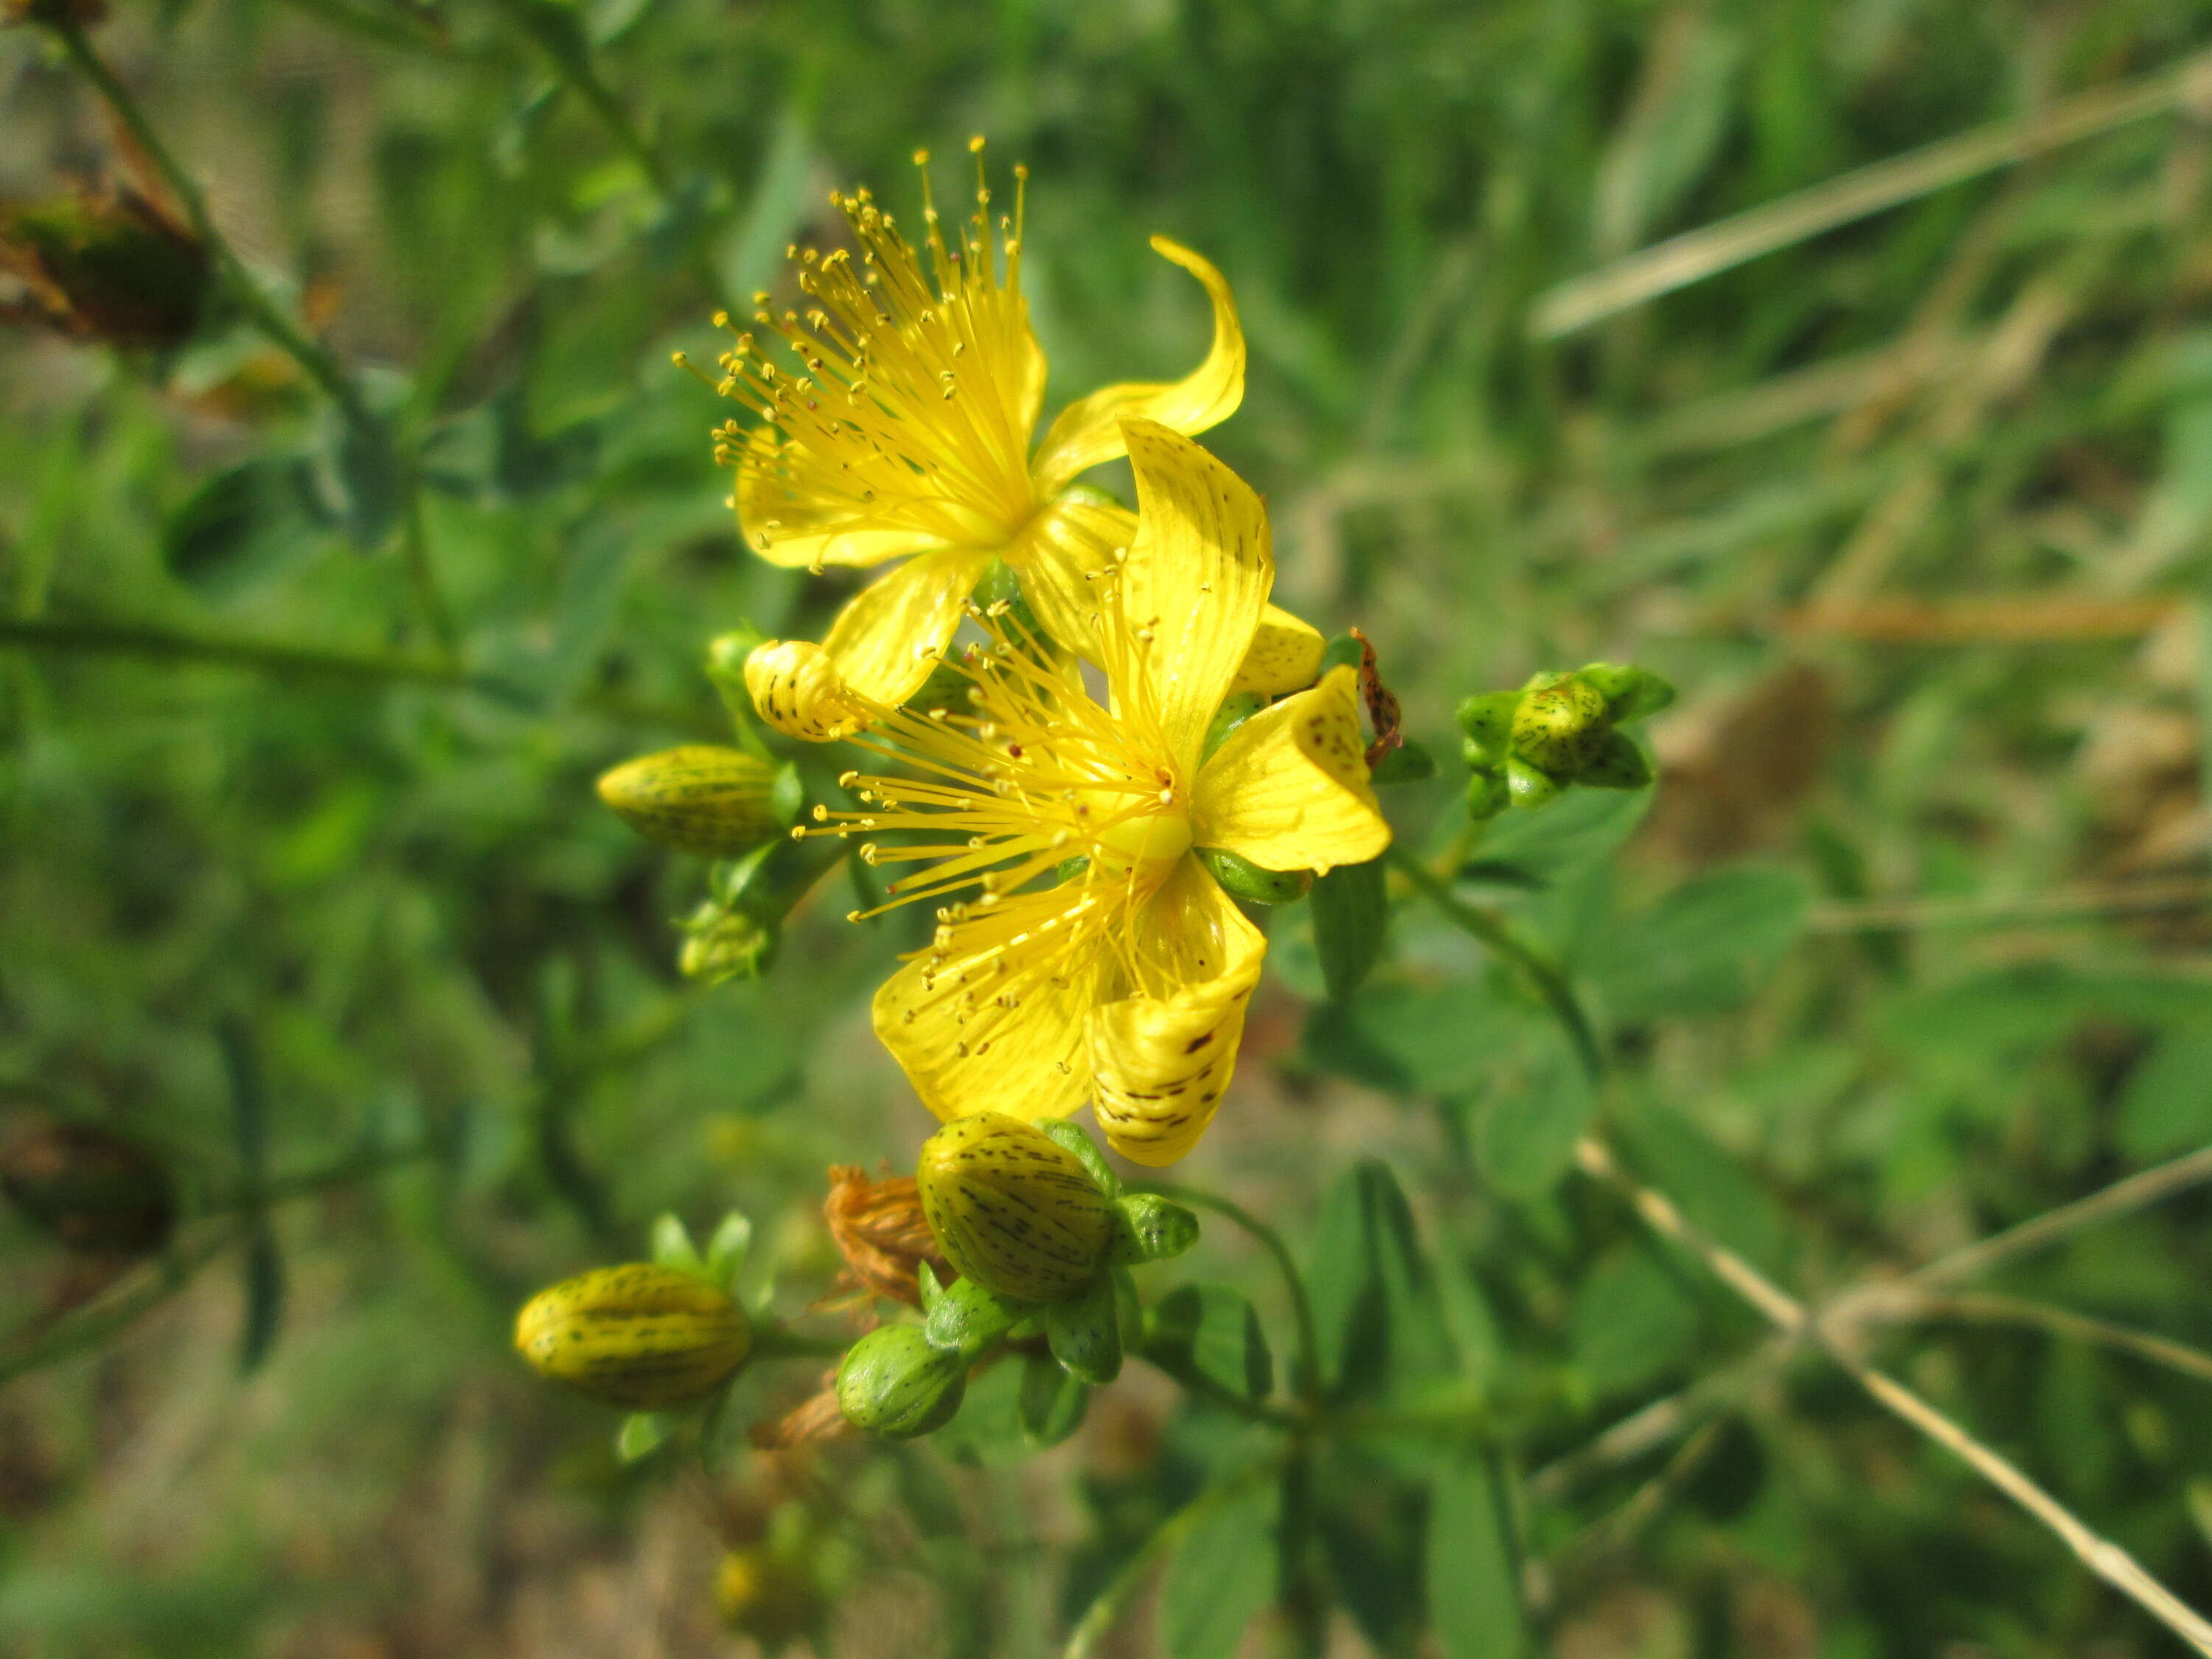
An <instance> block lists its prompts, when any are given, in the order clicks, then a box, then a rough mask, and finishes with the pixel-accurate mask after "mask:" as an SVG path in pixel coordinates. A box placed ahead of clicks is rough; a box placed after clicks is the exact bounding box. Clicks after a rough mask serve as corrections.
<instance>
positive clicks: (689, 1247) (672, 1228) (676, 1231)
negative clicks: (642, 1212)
mask: <svg viewBox="0 0 2212 1659" xmlns="http://www.w3.org/2000/svg"><path fill="white" fill-rule="evenodd" d="M652 1258H653V1263H654V1265H655V1266H657V1267H674V1268H677V1269H678V1270H679V1271H681V1272H684V1273H701V1274H704V1273H705V1272H706V1267H707V1264H706V1263H705V1262H704V1261H701V1260H700V1259H699V1247H698V1246H697V1245H696V1244H694V1243H692V1242H691V1234H690V1231H689V1230H688V1229H686V1228H685V1226H684V1224H683V1222H682V1221H680V1220H678V1218H676V1217H675V1216H674V1215H671V1214H668V1213H666V1212H663V1213H662V1214H660V1215H657V1216H655V1217H654V1218H653V1250H652Z"/></svg>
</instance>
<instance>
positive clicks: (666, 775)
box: [599, 743, 784, 859]
mask: <svg viewBox="0 0 2212 1659" xmlns="http://www.w3.org/2000/svg"><path fill="white" fill-rule="evenodd" d="M775 784H776V769H775V767H773V766H771V765H770V764H769V763H768V762H766V761H763V760H762V759H760V758H759V757H757V756H753V755H748V754H746V753H745V752H744V750H742V749H724V748H720V747H718V746H716V745H714V744H704V743H694V744H685V745H684V747H682V748H681V749H668V750H662V751H661V752H660V753H659V754H657V755H647V756H644V757H641V758H640V759H637V760H634V761H629V762H626V763H623V765H621V766H617V767H616V768H615V769H614V770H612V771H611V772H608V773H606V774H605V775H603V776H601V778H600V779H599V799H601V800H603V801H605V802H606V804H607V805H609V806H611V807H612V808H614V810H615V811H617V813H619V814H620V815H621V817H622V819H623V822H624V823H627V824H629V827H630V828H631V829H635V830H636V831H637V833H638V834H640V835H641V836H644V837H645V838H646V839H647V841H651V842H659V843H660V845H662V846H663V847H673V848H676V849H677V850H678V852H683V853H696V854H699V855H700V856H701V857H702V858H710V859H714V858H731V857H734V856H735V855H736V854H739V853H744V852H750V850H751V849H752V848H756V847H758V846H760V845H762V844H763V842H770V841H774V840H776V839H778V838H779V837H781V836H782V835H783V833H784V825H783V823H781V820H780V819H779V818H778V817H777V813H776V808H775Z"/></svg>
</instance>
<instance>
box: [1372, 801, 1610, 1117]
mask: <svg viewBox="0 0 2212 1659" xmlns="http://www.w3.org/2000/svg"><path fill="white" fill-rule="evenodd" d="M1383 856H1384V857H1385V858H1387V859H1388V860H1389V862H1390V866H1391V867H1392V868H1393V869H1395V870H1396V871H1397V872H1399V873H1400V874H1401V875H1403V876H1404V877H1405V878H1406V879H1407V881H1409V882H1411V883H1412V884H1413V886H1414V888H1415V889H1416V890H1419V893H1420V895H1421V896H1422V897H1424V898H1425V899H1427V900H1428V901H1429V902H1430V903H1431V904H1433V905H1435V906H1436V908H1437V911H1438V912H1439V913H1440V914H1442V915H1443V917H1444V918H1445V920H1447V921H1450V922H1452V923H1453V924H1454V925H1455V926H1456V927H1459V928H1460V929H1461V930H1462V932H1464V933H1468V934H1471V935H1472V936H1473V937H1474V938H1475V939H1480V940H1481V941H1482V943H1483V944H1485V945H1488V946H1489V947H1490V948H1491V949H1492V951H1495V952H1497V954H1498V955H1499V956H1500V957H1504V959H1505V960H1506V961H1508V962H1510V963H1512V964H1513V966H1514V967H1515V968H1516V969H1519V971H1520V973H1521V975H1522V977H1523V978H1524V979H1526V980H1527V981H1528V984H1529V986H1530V987H1531V988H1532V989H1534V991H1535V993H1536V994H1537V995H1538V996H1540V997H1541V998H1542V999H1543V1000H1544V1006H1546V1007H1547V1008H1549V1009H1550V1010H1551V1011H1552V1017H1553V1018H1555V1019H1556V1020H1558V1021H1559V1028H1560V1030H1563V1031H1565V1033H1566V1036H1567V1041H1568V1042H1570V1043H1571V1044H1573V1046H1574V1050H1575V1057H1576V1058H1577V1060H1581V1061H1582V1065H1583V1071H1584V1072H1586V1073H1589V1079H1590V1081H1591V1082H1593V1083H1595V1082H1597V1081H1598V1080H1599V1079H1601V1078H1602V1077H1603V1076H1604V1075H1605V1049H1604V1047H1603V1045H1602V1044H1601V1043H1600V1042H1599V1041H1598V1038H1597V1032H1596V1030H1595V1028H1594V1027H1593V1026H1592V1025H1591V1024H1590V1020H1589V1014H1588V1013H1587V1012H1584V1011H1583V1005H1582V1000H1581V999H1580V998H1579V997H1577V995H1576V994H1575V987H1574V985H1573V984H1572V982H1571V981H1570V980H1569V979H1568V978H1567V975H1566V970H1565V969H1564V968H1562V967H1561V966H1560V965H1559V963H1557V962H1554V961H1553V959H1552V958H1551V957H1549V956H1547V955H1546V954H1545V953H1544V952H1543V951H1541V950H1539V949H1538V948H1537V947H1536V946H1534V945H1531V944H1529V943H1528V941H1527V940H1526V939H1522V937H1521V936H1520V935H1519V934H1518V933H1516V932H1515V931H1514V930H1513V928H1512V927H1511V926H1510V924H1509V923H1508V922H1507V921H1505V919H1504V917H1503V916H1501V915H1498V914H1497V912H1495V911H1493V910H1490V909H1486V908H1483V907H1482V906H1480V905H1475V904H1469V903H1468V902H1467V901H1466V900H1464V899H1462V898H1461V897H1460V896H1459V895H1458V894H1456V893H1455V892H1453V891H1452V890H1451V887H1450V885H1449V884H1448V883H1447V882H1446V881H1445V880H1444V878H1443V877H1441V876H1439V875H1437V872H1435V871H1433V870H1431V869H1430V868H1429V866H1427V865H1426V864H1425V863H1423V862H1422V861H1421V860H1420V859H1419V857H1418V856H1416V855H1415V854H1413V853H1410V852H1408V851H1407V850H1406V848H1404V847H1403V846H1401V845H1400V844H1399V843H1397V842H1392V843H1391V845H1390V850H1389V852H1388V853H1386V854H1383Z"/></svg>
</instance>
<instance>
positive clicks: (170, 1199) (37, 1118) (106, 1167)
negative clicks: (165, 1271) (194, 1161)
mask: <svg viewBox="0 0 2212 1659" xmlns="http://www.w3.org/2000/svg"><path fill="white" fill-rule="evenodd" d="M0 1191H4V1192H6V1194H8V1196H9V1198H10V1199H11V1200H14V1201H15V1204H16V1206H18V1207H19V1208H21V1210H22V1212H23V1213H24V1214H26V1215H27V1216H28V1217H29V1218H31V1219H32V1220H33V1221H34V1222H36V1223H37V1224H38V1225H40V1226H41V1227H43V1228H45V1229H46V1231H48V1232H50V1233H52V1235H53V1236H54V1237H55V1238H57V1239H58V1240H59V1241H60V1242H61V1243H62V1244H64V1246H66V1247H67V1248H68V1249H72V1250H78V1251H82V1252H83V1253H84V1254H86V1255H108V1256H116V1255H146V1254H147V1253H149V1251H153V1250H157V1249H160V1248H161V1244H162V1242H163V1241H164V1240H166V1239H167V1237H168V1236H169V1230H170V1229H171V1228H172V1227H173V1226H174V1225H176V1218H177V1200H176V1193H175V1189H174V1188H173V1186H172V1185H171V1183H170V1180H169V1172H168V1170H167V1169H165V1168H164V1167H163V1166H162V1164H161V1162H160V1161H159V1160H158V1159H156V1158H155V1157H154V1156H153V1154H152V1153H150V1152H147V1151H146V1150H145V1149H144V1148H143V1147H142V1146H138V1145H137V1144H136V1143H134V1142H132V1141H129V1140H125V1139H123V1137H121V1136H120V1135H118V1134H115V1133H112V1132H110V1131H108V1130H106V1129H102V1128H99V1127H94V1125H91V1124H88V1123H64V1122H63V1121H61V1120H59V1119H58V1118H52V1117H48V1116H46V1115H45V1114H43V1113H35V1112H26V1113H22V1114H20V1115H17V1116H15V1117H14V1118H12V1119H11V1120H10V1121H9V1124H8V1127H7V1131H6V1133H5V1134H4V1135H0Z"/></svg>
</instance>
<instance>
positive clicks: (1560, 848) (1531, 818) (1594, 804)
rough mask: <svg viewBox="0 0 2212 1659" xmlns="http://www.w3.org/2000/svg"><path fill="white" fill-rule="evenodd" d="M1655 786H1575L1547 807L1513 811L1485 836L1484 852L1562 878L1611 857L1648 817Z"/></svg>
mask: <svg viewBox="0 0 2212 1659" xmlns="http://www.w3.org/2000/svg"><path fill="white" fill-rule="evenodd" d="M1650 805H1651V793H1650V791H1649V790H1641V789H1638V790H1626V791H1621V790H1612V789H1600V790H1595V791H1591V790H1579V789H1578V790H1571V791H1569V792H1568V793H1567V794H1566V795H1565V798H1563V799H1559V800H1557V801H1554V802H1553V803H1552V805H1550V806H1548V807H1547V808H1546V809H1545V810H1544V811H1541V812H1509V813H1507V814H1505V815H1504V817H1500V818H1498V819H1496V820H1495V821H1494V822H1492V823H1491V825H1490V827H1489V829H1486V830H1485V831H1484V833H1483V837H1482V845H1481V850H1482V856H1483V858H1484V860H1486V861H1487V862H1489V863H1492V864H1502V865H1510V866H1512V867H1514V868H1516V869H1517V870H1520V871H1522V872H1524V873H1525V874H1526V875H1527V876H1528V878H1531V879H1532V880H1534V881H1536V882H1538V883H1540V884H1556V883H1557V882H1559V881H1560V880H1561V879H1563V878H1565V877H1567V876H1569V875H1571V874H1573V873H1575V872H1577V871H1580V870H1583V869H1586V868H1588V867H1589V866H1591V865H1593V864H1595V863H1596V862H1597V861H1598V860H1601V859H1604V858H1607V857H1609V856H1611V855H1612V854H1613V852H1614V851H1615V850H1616V849H1617V848H1619V847H1620V844H1621V843H1622V842H1625V841H1626V840H1627V839H1628V837H1629V836H1630V835H1631V834H1632V833H1633V832H1634V830H1635V829H1636V826H1637V825H1638V823H1641V822H1642V821H1643V818H1644V812H1645V811H1647V810H1648V809H1649V808H1650Z"/></svg>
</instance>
